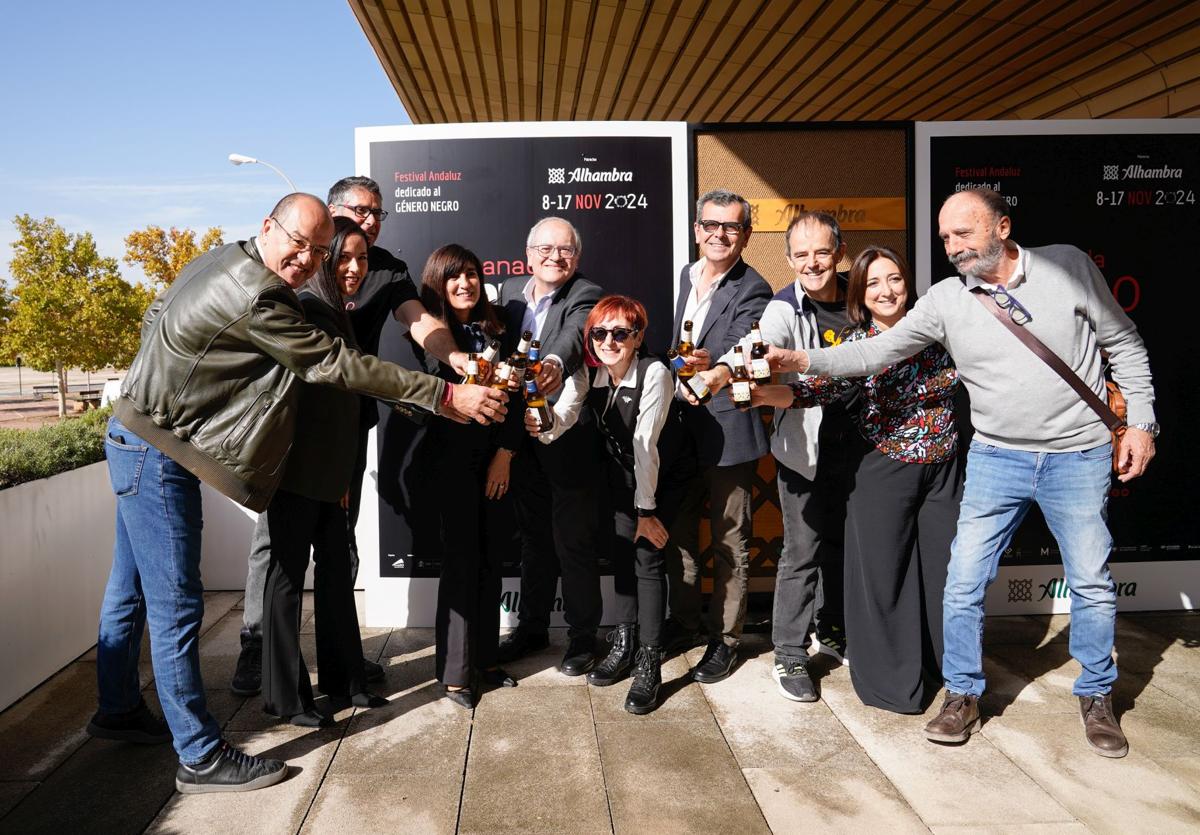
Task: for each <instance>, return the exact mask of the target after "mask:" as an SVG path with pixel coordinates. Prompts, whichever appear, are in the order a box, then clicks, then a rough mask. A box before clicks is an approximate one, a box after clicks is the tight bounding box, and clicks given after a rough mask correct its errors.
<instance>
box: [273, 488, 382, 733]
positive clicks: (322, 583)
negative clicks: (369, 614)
mask: <svg viewBox="0 0 1200 835" xmlns="http://www.w3.org/2000/svg"><path fill="white" fill-rule="evenodd" d="M258 526H259V527H263V526H265V527H266V529H267V536H268V537H269V539H270V552H271V564H270V568H269V570H268V571H267V585H266V592H265V594H264V601H265V608H266V611H265V617H264V618H263V681H262V691H263V707H264V708H265V709H266V710H267V711H268V712H269V713H273V714H275V715H276V716H292V715H294V714H297V713H303V712H304V711H306V710H312V708H313V706H314V705H313V691H312V685H311V683H310V681H309V676H308V668H307V666H306V665H305V663H304V656H303V654H302V653H301V651H300V619H301V600H302V592H303V590H304V574H305V572H306V571H307V570H308V556H309V549H310V548H311V549H312V556H313V561H314V563H315V564H316V570H315V572H314V576H313V598H314V600H313V607H314V609H315V617H316V619H317V686H318V687H319V688H321V692H323V693H325V694H326V695H330V696H351V695H354V694H355V693H361V692H363V691H364V690H366V680H365V678H364V674H363V666H362V640H361V638H360V637H359V632H358V614H357V611H356V610H355V606H354V588H353V586H352V585H351V582H350V570H349V565H348V563H349V553H350V552H349V546H348V544H347V541H346V512H345V511H344V510H342V508H341V507H340V506H339V505H338V504H336V503H334V502H320V501H317V500H315V499H310V498H306V497H304V496H300V495H297V494H295V493H289V492H287V491H286V490H279V491H277V492H276V493H275V496H274V498H272V499H271V504H270V506H269V507H268V508H267V511H266V513H263V514H262V515H261V516H259V521H258ZM256 533H257V531H256Z"/></svg>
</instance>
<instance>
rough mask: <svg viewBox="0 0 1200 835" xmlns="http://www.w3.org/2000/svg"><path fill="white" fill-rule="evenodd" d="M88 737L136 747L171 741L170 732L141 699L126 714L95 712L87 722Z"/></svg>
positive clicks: (164, 723) (165, 724)
mask: <svg viewBox="0 0 1200 835" xmlns="http://www.w3.org/2000/svg"><path fill="white" fill-rule="evenodd" d="M87 732H88V735H89V736H94V737H97V738H99V739H116V740H119V741H121V742H133V743H136V744H138V745H157V744H159V743H162V742H170V741H171V731H170V729H168V728H167V723H166V722H164V721H163V720H162V718H161V717H159V716H156V715H155V714H154V712H153V711H151V710H150V708H149V707H147V706H146V700H145V699H143V700H142V701H141V702H139V703H138V706H137V707H135V708H134V709H133V710H131V711H129V712H128V713H101V712H100V711H96V715H95V716H93V717H92V721H90V722H88V726H87Z"/></svg>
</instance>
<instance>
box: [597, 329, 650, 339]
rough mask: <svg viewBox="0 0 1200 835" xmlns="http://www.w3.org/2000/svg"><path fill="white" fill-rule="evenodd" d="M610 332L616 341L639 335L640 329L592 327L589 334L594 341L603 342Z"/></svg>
mask: <svg viewBox="0 0 1200 835" xmlns="http://www.w3.org/2000/svg"><path fill="white" fill-rule="evenodd" d="M610 333H611V334H612V338H613V341H614V342H624V341H625V340H626V339H628V338H629V337H631V336H637V334H638V329H637V328H613V329H612V330H609V329H608V328H592V329H591V330H590V331H588V336H590V337H591V338H592V341H593V342H603V341H604V340H606V339H608V335H609V334H610Z"/></svg>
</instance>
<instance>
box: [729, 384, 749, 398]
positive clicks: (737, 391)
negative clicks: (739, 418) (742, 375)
mask: <svg viewBox="0 0 1200 835" xmlns="http://www.w3.org/2000/svg"><path fill="white" fill-rule="evenodd" d="M733 401H734V402H735V403H749V402H750V383H749V382H747V381H746V380H737V381H736V382H734V384H733Z"/></svg>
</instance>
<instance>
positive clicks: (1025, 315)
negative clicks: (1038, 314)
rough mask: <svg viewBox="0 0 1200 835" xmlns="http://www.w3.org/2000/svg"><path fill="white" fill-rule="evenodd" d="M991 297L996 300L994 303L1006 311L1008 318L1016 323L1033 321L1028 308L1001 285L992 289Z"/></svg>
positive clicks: (1023, 323)
mask: <svg viewBox="0 0 1200 835" xmlns="http://www.w3.org/2000/svg"><path fill="white" fill-rule="evenodd" d="M992 298H993V299H995V300H996V304H998V305H999V306H1000V307H1001V308H1003V309H1004V310H1007V311H1008V318H1009V319H1012V320H1013V322H1015V323H1016V324H1018V325H1028V324H1029V323H1030V322H1032V321H1033V314H1032V313H1030V312H1029V308H1027V307H1025V305H1023V304H1021V303H1020V302H1019V301H1017V297H1016V296H1014V295H1011V294H1010V293H1009V292H1008V290H1006V289H1004V288H1003V287H997V288H996V289H995V290H993V291H992Z"/></svg>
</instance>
